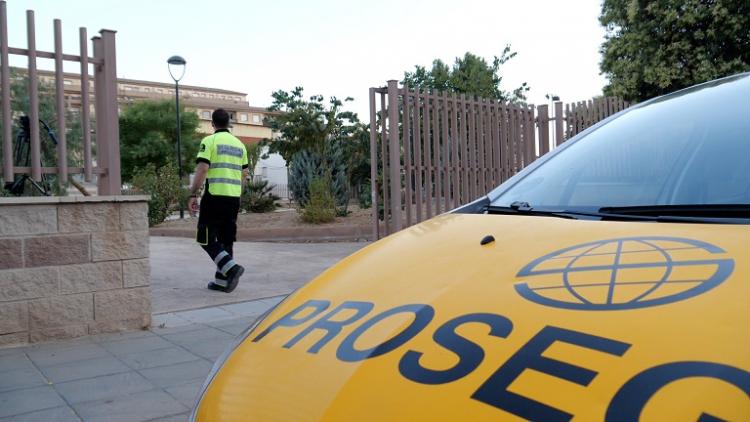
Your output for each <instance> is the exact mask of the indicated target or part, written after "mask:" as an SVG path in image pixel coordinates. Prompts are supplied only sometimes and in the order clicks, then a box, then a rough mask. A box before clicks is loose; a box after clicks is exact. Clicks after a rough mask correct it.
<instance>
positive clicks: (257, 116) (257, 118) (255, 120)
mask: <svg viewBox="0 0 750 422" xmlns="http://www.w3.org/2000/svg"><path fill="white" fill-rule="evenodd" d="M253 123H260V115H258V114H253Z"/></svg>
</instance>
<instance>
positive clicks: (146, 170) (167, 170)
mask: <svg viewBox="0 0 750 422" xmlns="http://www.w3.org/2000/svg"><path fill="white" fill-rule="evenodd" d="M133 173H134V175H133V190H134V192H135V193H139V194H145V195H151V199H150V200H149V201H148V225H149V226H155V225H157V224H159V223H161V222H163V221H164V220H165V219H166V218H167V216H168V215H169V213H170V212H171V211H172V209H173V208H174V207H175V206H176V205H177V204H178V201H179V200H180V197H181V196H183V195H184V192H183V195H181V194H180V191H181V190H182V191H184V190H185V189H181V188H180V179H179V177H178V176H177V170H176V169H175V168H174V165H172V164H171V163H167V165H165V166H163V167H161V168H159V169H158V170H157V169H156V167H155V166H154V165H153V164H148V165H146V166H145V167H143V168H138V169H136V170H135V171H134V172H133Z"/></svg>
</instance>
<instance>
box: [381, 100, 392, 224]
mask: <svg viewBox="0 0 750 422" xmlns="http://www.w3.org/2000/svg"><path fill="white" fill-rule="evenodd" d="M385 95H386V93H385V92H381V93H380V154H381V156H380V161H381V163H382V167H381V171H382V175H383V185H382V186H381V189H382V190H383V222H384V225H385V234H386V235H389V234H391V233H392V232H391V223H390V220H391V218H390V217H391V216H390V209H391V198H390V191H389V188H390V183H389V182H390V176H389V172H390V168H389V166H388V129H387V126H386V124H387V120H388V110H387V109H386V107H385Z"/></svg>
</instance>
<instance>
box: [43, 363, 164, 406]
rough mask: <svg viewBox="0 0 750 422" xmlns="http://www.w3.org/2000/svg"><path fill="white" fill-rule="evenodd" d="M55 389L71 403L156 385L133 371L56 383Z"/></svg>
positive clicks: (103, 397)
mask: <svg viewBox="0 0 750 422" xmlns="http://www.w3.org/2000/svg"><path fill="white" fill-rule="evenodd" d="M55 389H56V390H57V391H58V392H59V393H60V395H61V396H63V397H64V398H65V400H66V401H67V402H68V403H70V404H76V403H83V402H87V401H96V400H107V399H115V398H118V397H121V396H123V395H125V394H130V393H138V392H141V391H148V390H153V389H154V385H153V384H152V383H151V382H149V381H148V380H147V379H146V378H144V377H143V376H142V375H141V374H139V373H137V372H135V371H131V372H125V373H122V374H115V375H106V376H102V377H96V378H89V379H85V380H78V381H69V382H63V383H60V384H55Z"/></svg>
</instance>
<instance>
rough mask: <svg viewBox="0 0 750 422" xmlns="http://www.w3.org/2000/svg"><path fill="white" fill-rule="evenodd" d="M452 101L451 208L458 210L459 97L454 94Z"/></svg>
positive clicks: (459, 180) (459, 182)
mask: <svg viewBox="0 0 750 422" xmlns="http://www.w3.org/2000/svg"><path fill="white" fill-rule="evenodd" d="M451 100H452V107H451V109H450V121H451V153H452V157H451V163H452V164H453V166H452V172H451V174H452V177H451V182H452V183H451V186H452V195H451V207H452V208H456V207H458V206H459V205H460V204H461V196H460V191H461V187H460V186H461V178H460V173H461V172H460V170H459V168H460V163H461V161H460V157H459V155H458V145H459V139H458V134H459V131H458V115H459V111H458V110H459V107H458V96H457V95H456V93H455V92H454V93H453V94H452V95H451Z"/></svg>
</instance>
